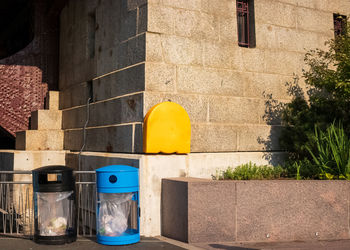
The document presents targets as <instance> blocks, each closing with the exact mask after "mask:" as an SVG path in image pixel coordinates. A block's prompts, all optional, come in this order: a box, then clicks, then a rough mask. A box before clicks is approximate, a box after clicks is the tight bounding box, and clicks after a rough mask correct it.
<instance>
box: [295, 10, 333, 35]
mask: <svg viewBox="0 0 350 250" xmlns="http://www.w3.org/2000/svg"><path fill="white" fill-rule="evenodd" d="M296 15H297V19H296V20H297V27H298V29H303V30H309V31H312V32H321V33H328V34H329V33H332V29H334V25H333V13H331V12H328V13H326V12H323V11H317V10H315V9H307V8H298V9H297V13H296Z"/></svg>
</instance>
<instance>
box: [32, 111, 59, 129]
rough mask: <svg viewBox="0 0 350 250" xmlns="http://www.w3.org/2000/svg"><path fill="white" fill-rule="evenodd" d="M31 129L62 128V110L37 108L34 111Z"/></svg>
mask: <svg viewBox="0 0 350 250" xmlns="http://www.w3.org/2000/svg"><path fill="white" fill-rule="evenodd" d="M30 122H31V124H30V129H35V130H38V129H39V130H42V129H61V128H62V111H60V110H37V111H34V112H32V115H31V120H30Z"/></svg>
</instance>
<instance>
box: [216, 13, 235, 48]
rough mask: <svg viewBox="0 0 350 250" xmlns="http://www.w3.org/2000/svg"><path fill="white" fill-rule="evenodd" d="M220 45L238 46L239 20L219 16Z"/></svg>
mask: <svg viewBox="0 0 350 250" xmlns="http://www.w3.org/2000/svg"><path fill="white" fill-rule="evenodd" d="M218 18H219V26H220V29H219V31H220V34H219V35H220V43H224V44H230V45H231V44H232V43H233V44H237V43H238V37H237V19H236V18H226V17H223V16H219V17H218Z"/></svg>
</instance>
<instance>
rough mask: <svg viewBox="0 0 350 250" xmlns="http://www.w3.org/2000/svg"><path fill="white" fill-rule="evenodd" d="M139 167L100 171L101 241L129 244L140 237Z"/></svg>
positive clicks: (99, 221) (97, 222)
mask: <svg viewBox="0 0 350 250" xmlns="http://www.w3.org/2000/svg"><path fill="white" fill-rule="evenodd" d="M138 180H139V179H138V169H137V168H134V167H130V166H124V165H112V166H107V167H103V168H99V169H97V170H96V187H97V207H96V211H97V212H96V224H97V242H99V243H101V244H105V245H126V244H132V243H136V242H138V241H139V240H140V230H139V209H138V208H139V195H138V193H139V183H138Z"/></svg>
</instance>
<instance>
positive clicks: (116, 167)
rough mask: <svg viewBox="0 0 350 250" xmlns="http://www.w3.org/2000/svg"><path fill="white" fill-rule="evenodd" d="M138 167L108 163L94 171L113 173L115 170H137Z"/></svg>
mask: <svg viewBox="0 0 350 250" xmlns="http://www.w3.org/2000/svg"><path fill="white" fill-rule="evenodd" d="M137 171H138V168H136V167H132V166H127V165H109V166H105V167H101V168H97V169H96V172H98V173H103V172H108V173H115V172H137Z"/></svg>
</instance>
